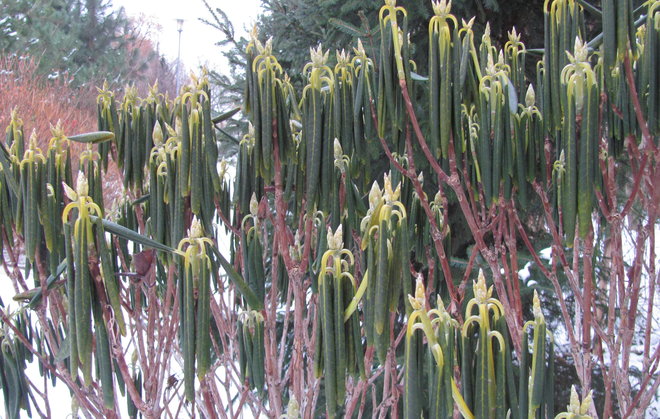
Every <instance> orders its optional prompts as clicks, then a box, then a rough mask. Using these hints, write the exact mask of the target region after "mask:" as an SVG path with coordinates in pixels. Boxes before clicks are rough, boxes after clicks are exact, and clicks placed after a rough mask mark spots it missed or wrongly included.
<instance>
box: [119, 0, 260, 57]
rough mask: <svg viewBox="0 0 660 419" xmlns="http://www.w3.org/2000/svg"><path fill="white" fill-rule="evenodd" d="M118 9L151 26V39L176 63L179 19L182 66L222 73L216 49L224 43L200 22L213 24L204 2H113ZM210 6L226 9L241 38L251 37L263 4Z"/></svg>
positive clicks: (221, 1)
mask: <svg viewBox="0 0 660 419" xmlns="http://www.w3.org/2000/svg"><path fill="white" fill-rule="evenodd" d="M111 2H112V5H113V6H114V8H119V7H124V10H125V11H126V14H127V15H128V16H129V17H133V18H140V17H143V18H144V19H145V20H146V21H147V22H151V23H152V24H153V25H152V27H153V30H152V32H151V34H150V36H149V38H150V39H152V40H153V41H154V43H155V44H157V45H158V49H159V52H160V53H161V54H163V55H164V56H165V57H166V58H167V59H169V60H171V61H174V60H176V57H177V46H178V35H179V34H178V32H177V24H176V20H177V19H183V20H184V22H183V31H182V32H181V62H182V64H183V65H184V66H185V67H186V68H187V69H188V70H197V69H198V68H199V66H200V65H206V66H208V67H209V68H214V69H216V70H220V69H219V68H218V67H219V66H221V65H222V64H223V62H224V60H223V59H222V56H221V50H220V48H219V47H217V46H216V45H215V43H216V42H218V41H220V40H221V36H222V34H221V32H220V31H218V30H216V29H214V28H212V27H210V26H208V25H206V24H204V23H202V22H200V21H199V18H205V19H207V20H210V21H211V20H212V17H211V15H210V14H209V12H208V10H207V9H206V6H205V5H204V2H203V1H202V0H111ZM207 2H208V4H209V6H211V8H212V9H214V10H215V8H220V9H222V10H223V11H224V12H225V13H226V14H227V16H228V17H229V20H230V21H231V22H232V23H233V25H234V29H235V30H236V34H237V36H238V37H240V36H241V34H242V35H244V36H247V33H249V29H250V28H251V27H252V25H253V24H254V22H255V20H256V17H257V15H258V14H259V11H260V10H261V9H260V4H261V2H260V0H239V1H236V0H207Z"/></svg>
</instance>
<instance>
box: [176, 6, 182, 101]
mask: <svg viewBox="0 0 660 419" xmlns="http://www.w3.org/2000/svg"><path fill="white" fill-rule="evenodd" d="M176 30H177V32H179V47H178V49H177V53H176V92H175V94H177V95H178V94H179V88H180V86H181V32H183V19H177V20H176Z"/></svg>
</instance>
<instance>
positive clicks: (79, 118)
mask: <svg viewBox="0 0 660 419" xmlns="http://www.w3.org/2000/svg"><path fill="white" fill-rule="evenodd" d="M0 98H2V99H1V100H0V129H1V130H2V131H1V132H2V134H4V130H5V128H6V127H7V125H8V124H9V120H10V114H11V110H12V109H14V108H17V109H18V116H19V117H20V118H21V119H22V120H23V123H24V132H25V137H26V140H27V138H29V137H30V135H31V134H32V130H36V132H37V138H38V139H39V146H40V147H41V149H42V150H45V149H46V148H47V146H48V141H49V140H50V138H51V133H50V125H51V124H52V125H55V124H57V122H58V121H61V123H62V127H63V128H64V132H65V133H66V134H67V135H74V134H80V133H83V132H88V131H94V130H96V104H95V103H96V102H95V98H96V91H93V90H92V89H88V90H82V89H73V88H71V87H69V85H68V83H67V80H66V77H64V76H63V75H60V76H59V77H57V78H55V79H53V80H49V79H48V77H45V76H42V75H39V74H38V73H37V64H36V62H35V60H34V59H33V58H30V57H19V56H16V55H1V56H0ZM3 137H4V135H3Z"/></svg>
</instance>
